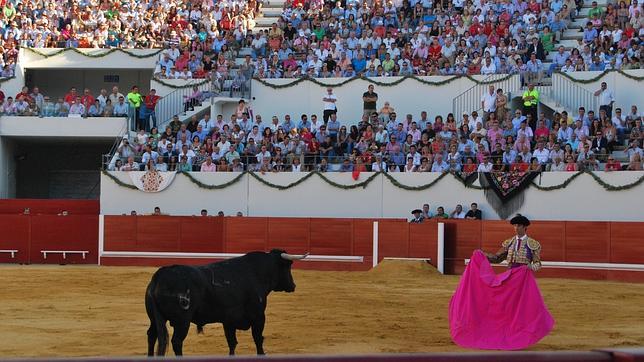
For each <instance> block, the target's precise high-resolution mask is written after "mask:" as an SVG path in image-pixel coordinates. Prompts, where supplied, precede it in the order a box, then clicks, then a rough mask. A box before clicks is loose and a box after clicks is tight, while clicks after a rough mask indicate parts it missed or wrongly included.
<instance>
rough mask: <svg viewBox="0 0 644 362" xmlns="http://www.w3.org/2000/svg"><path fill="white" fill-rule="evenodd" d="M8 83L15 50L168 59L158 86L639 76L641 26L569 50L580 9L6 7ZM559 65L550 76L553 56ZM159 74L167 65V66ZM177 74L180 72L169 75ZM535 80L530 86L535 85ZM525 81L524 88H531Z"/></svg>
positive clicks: (605, 23) (393, 4)
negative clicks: (604, 73) (171, 82)
mask: <svg viewBox="0 0 644 362" xmlns="http://www.w3.org/2000/svg"><path fill="white" fill-rule="evenodd" d="M1 6H2V8H3V9H2V13H1V14H0V17H1V18H0V32H1V33H2V37H1V38H2V39H1V40H0V51H2V57H0V62H2V64H0V65H2V76H10V75H12V74H13V68H14V67H15V62H16V59H15V58H16V55H17V48H18V47H19V46H23V47H35V48H42V47H76V48H117V47H121V48H163V47H165V48H169V50H168V51H167V53H169V59H166V60H165V62H164V66H165V69H161V66H160V67H159V69H157V75H158V76H161V77H170V78H172V77H176V78H193V77H194V78H198V77H204V76H205V75H207V74H208V73H209V72H211V71H217V72H220V73H221V72H224V71H228V70H230V69H231V68H233V67H237V65H236V64H235V58H236V57H237V55H238V51H239V50H240V49H241V48H242V47H250V48H251V49H252V55H251V56H248V57H247V59H246V60H245V61H244V63H243V64H242V65H240V67H241V69H242V74H243V75H244V76H245V77H246V78H247V79H248V78H249V77H250V76H257V77H260V78H281V77H299V76H304V75H309V76H316V77H331V76H342V77H350V76H355V75H358V74H362V75H366V76H388V75H411V74H417V75H441V74H443V75H449V74H491V73H521V74H522V75H524V78H528V77H529V78H535V79H536V80H537V81H540V80H541V78H542V77H543V76H544V75H546V74H548V73H551V72H552V71H554V70H562V71H565V72H571V71H579V70H604V69H639V68H641V67H642V64H643V62H642V56H643V54H642V50H641V49H642V47H643V46H642V42H641V39H642V36H643V35H644V27H643V26H642V25H644V14H642V13H643V8H642V4H640V3H638V0H631V1H630V3H629V2H627V1H619V3H609V4H608V5H607V6H605V7H604V6H599V5H597V3H596V2H593V3H592V7H591V8H590V9H589V11H588V16H587V19H586V21H587V24H586V25H585V26H583V27H582V29H573V30H575V31H579V32H580V35H582V38H581V39H580V40H579V42H578V44H577V46H576V47H574V48H573V49H564V48H560V49H555V44H556V43H557V42H558V41H559V40H560V39H561V37H562V35H563V33H564V31H565V30H566V29H568V28H569V27H570V23H571V20H572V19H573V18H574V17H575V15H576V14H577V13H578V12H579V11H580V10H581V7H582V6H583V0H541V1H539V0H527V1H524V0H497V1H491V0H487V1H486V0H475V1H471V0H468V1H465V0H451V1H436V0H402V1H401V0H365V1H346V0H345V1H338V2H334V1H321V0H308V1H305V0H287V1H286V3H285V4H284V8H283V10H282V14H281V16H280V18H279V20H278V21H277V22H276V23H274V24H273V25H272V26H271V27H270V28H269V29H268V30H260V31H253V29H254V28H255V23H256V18H257V17H258V16H261V8H262V2H261V1H258V0H239V1H230V0H226V1H218V2H213V1H209V0H204V1H199V2H183V1H177V0H169V1H162V2H156V1H149V0H144V1H136V2H135V1H123V2H120V1H111V0H107V1H100V2H99V1H96V0H82V1H78V0H73V1H71V2H61V1H47V2H38V1H33V0H27V1H21V2H14V1H12V0H10V1H3V4H2V5H1ZM550 52H554V53H556V54H555V55H553V57H552V61H553V63H552V65H550V66H547V67H546V66H545V65H544V63H545V62H546V56H547V54H548V53H550ZM162 62H163V58H162ZM173 68H174V70H173ZM530 80H531V79H530ZM530 80H528V79H526V82H527V81H530Z"/></svg>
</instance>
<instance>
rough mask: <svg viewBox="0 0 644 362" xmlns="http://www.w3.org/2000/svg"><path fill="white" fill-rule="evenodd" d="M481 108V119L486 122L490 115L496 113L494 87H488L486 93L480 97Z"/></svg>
mask: <svg viewBox="0 0 644 362" xmlns="http://www.w3.org/2000/svg"><path fill="white" fill-rule="evenodd" d="M481 108H483V119H484V120H485V121H486V122H487V120H488V118H489V117H490V113H494V112H496V92H495V91H494V85H490V86H489V87H488V91H487V92H486V93H485V94H483V96H482V97H481Z"/></svg>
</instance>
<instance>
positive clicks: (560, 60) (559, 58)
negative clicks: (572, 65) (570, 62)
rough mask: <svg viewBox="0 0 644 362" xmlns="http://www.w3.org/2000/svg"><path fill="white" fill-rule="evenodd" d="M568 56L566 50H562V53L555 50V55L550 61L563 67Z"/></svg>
mask: <svg viewBox="0 0 644 362" xmlns="http://www.w3.org/2000/svg"><path fill="white" fill-rule="evenodd" d="M568 57H569V54H568V53H567V52H564V53H563V54H561V53H559V52H556V53H555V55H553V56H552V61H553V62H554V63H555V64H557V65H559V66H562V67H563V66H564V65H565V64H566V60H567V59H568Z"/></svg>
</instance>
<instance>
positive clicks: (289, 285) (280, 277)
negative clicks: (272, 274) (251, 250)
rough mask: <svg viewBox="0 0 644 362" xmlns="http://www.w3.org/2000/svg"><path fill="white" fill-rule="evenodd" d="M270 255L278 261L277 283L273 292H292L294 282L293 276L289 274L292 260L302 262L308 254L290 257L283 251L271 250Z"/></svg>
mask: <svg viewBox="0 0 644 362" xmlns="http://www.w3.org/2000/svg"><path fill="white" fill-rule="evenodd" d="M271 254H273V255H274V256H275V257H276V258H277V260H278V262H277V264H278V267H277V269H278V270H277V283H276V285H275V288H274V289H273V290H274V291H276V292H287V293H291V292H294V291H295V282H294V281H293V275H292V274H291V265H293V261H294V260H302V259H304V258H306V257H307V256H308V255H309V254H308V253H307V254H304V255H291V254H288V253H286V252H285V251H284V250H279V249H274V250H272V251H271Z"/></svg>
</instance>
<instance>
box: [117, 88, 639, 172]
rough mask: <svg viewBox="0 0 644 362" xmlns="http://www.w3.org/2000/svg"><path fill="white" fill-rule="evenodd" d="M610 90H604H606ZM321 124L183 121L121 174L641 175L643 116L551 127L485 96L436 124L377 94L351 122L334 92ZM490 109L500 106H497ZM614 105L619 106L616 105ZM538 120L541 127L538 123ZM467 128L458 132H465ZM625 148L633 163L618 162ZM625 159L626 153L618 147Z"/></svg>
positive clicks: (498, 96)
mask: <svg viewBox="0 0 644 362" xmlns="http://www.w3.org/2000/svg"><path fill="white" fill-rule="evenodd" d="M599 91H602V90H599ZM320 99H321V101H322V102H323V103H324V110H323V112H322V117H321V118H319V117H318V115H316V114H312V115H310V118H309V115H307V114H302V115H301V116H299V117H298V118H299V120H295V119H292V118H291V116H290V115H288V114H286V115H285V116H284V117H283V119H280V118H279V117H278V116H272V117H271V119H270V121H267V122H265V121H264V120H263V118H262V115H260V114H254V118H252V116H251V114H253V112H251V110H250V109H249V108H248V106H247V105H246V103H245V102H244V101H243V100H242V101H240V102H239V105H238V107H237V110H236V112H235V113H234V114H232V115H230V117H227V118H225V117H224V116H223V115H218V116H217V117H216V119H211V118H210V116H209V115H208V114H206V115H205V116H204V117H203V118H201V119H198V118H197V117H196V116H193V117H192V118H191V120H190V121H189V122H188V123H187V124H186V123H182V122H181V121H180V120H179V119H178V118H175V119H174V120H173V121H172V122H171V123H170V124H169V125H168V126H167V127H166V128H165V129H164V130H162V132H159V131H158V130H157V129H156V128H155V129H152V131H151V132H150V133H147V132H145V131H144V130H141V131H140V132H139V133H138V134H137V136H136V138H135V139H134V140H133V142H132V143H130V142H129V140H127V139H125V140H123V142H122V144H121V145H120V147H119V149H118V157H115V158H114V159H113V162H112V163H111V164H110V165H109V168H110V169H114V170H123V171H130V170H148V169H156V170H159V171H182V172H189V171H202V172H215V171H216V172H224V171H243V170H250V171H258V172H285V171H287V172H299V171H314V170H316V171H320V172H326V171H339V172H353V173H359V172H361V171H385V172H445V171H451V172H462V173H464V174H466V175H467V174H469V173H473V172H503V171H577V170H600V169H605V170H608V171H611V170H621V169H629V170H640V169H642V155H643V154H642V148H641V147H642V139H643V138H642V137H643V136H642V135H643V132H644V128H643V126H642V115H641V113H640V112H639V110H638V108H637V106H632V107H630V109H625V110H624V112H622V109H620V108H615V110H614V114H612V115H611V113H610V112H612V110H610V109H606V108H602V109H601V110H600V111H599V114H595V112H594V111H592V110H589V111H588V112H586V110H585V109H584V107H580V108H579V110H578V112H577V113H576V114H568V113H567V112H566V111H564V112H561V113H555V114H554V115H553V117H552V118H547V117H546V116H545V114H544V113H540V114H538V115H537V117H533V115H532V114H531V113H529V112H524V111H523V110H522V109H517V110H515V111H514V113H511V112H509V111H508V109H507V97H506V96H505V95H504V94H503V90H501V89H495V88H494V87H493V86H491V87H490V90H489V93H488V94H485V95H483V97H482V103H483V104H482V105H483V109H486V111H485V112H483V114H479V113H478V112H477V111H473V112H471V113H469V112H466V113H464V114H463V115H461V116H462V118H461V119H460V120H457V119H456V118H455V115H453V114H451V113H450V114H448V115H447V116H446V117H445V118H443V116H442V115H436V116H435V117H434V119H430V118H429V117H428V113H427V112H425V111H423V112H421V113H420V115H413V114H405V115H404V116H402V115H401V116H400V117H399V116H398V114H397V112H396V110H395V108H394V107H392V105H390V104H389V103H388V102H385V105H384V106H383V107H381V108H380V109H379V110H377V111H376V110H375V109H376V107H377V101H378V95H377V93H376V92H375V91H374V88H373V85H370V86H369V89H368V91H367V92H365V93H364V94H363V97H362V100H363V109H364V110H365V112H364V116H363V118H362V120H361V121H360V122H359V123H358V124H356V125H347V124H345V123H343V122H342V121H341V120H340V118H339V116H338V114H337V112H336V111H335V108H334V105H335V101H336V100H337V97H336V96H335V95H334V94H333V89H332V88H328V89H327V92H326V93H325V94H323V95H321V96H320ZM486 102H488V103H489V102H493V103H494V104H495V105H498V107H497V106H494V107H491V106H489V105H488V104H486ZM610 104H611V106H612V102H611V103H610ZM535 118H536V119H535ZM459 124H460V125H461V126H458V125H459ZM616 146H627V148H626V150H625V151H623V152H624V157H626V156H627V157H628V162H627V163H626V164H622V163H620V162H619V161H618V160H616V159H614V158H613V151H614V150H615V149H616ZM619 152H622V147H619Z"/></svg>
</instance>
